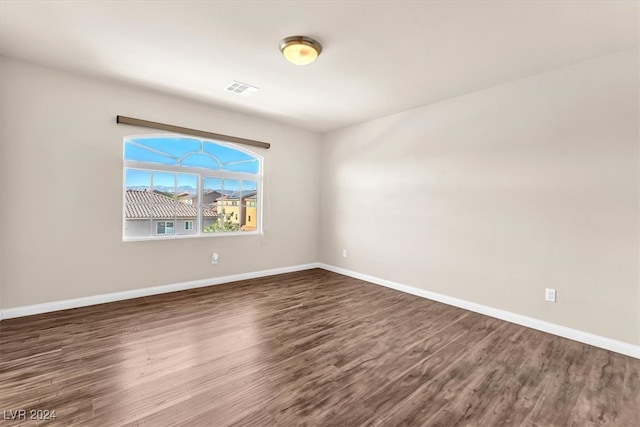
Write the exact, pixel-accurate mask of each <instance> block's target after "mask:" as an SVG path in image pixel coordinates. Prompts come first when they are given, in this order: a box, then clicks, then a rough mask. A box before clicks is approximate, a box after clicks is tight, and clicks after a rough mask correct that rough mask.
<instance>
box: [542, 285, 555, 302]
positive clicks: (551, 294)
mask: <svg viewBox="0 0 640 427" xmlns="http://www.w3.org/2000/svg"><path fill="white" fill-rule="evenodd" d="M544 300H545V301H549V302H556V290H555V289H551V288H546V289H545V290H544Z"/></svg>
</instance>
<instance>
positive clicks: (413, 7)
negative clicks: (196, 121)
mask: <svg viewBox="0 0 640 427" xmlns="http://www.w3.org/2000/svg"><path fill="white" fill-rule="evenodd" d="M639 4H640V3H639V2H637V1H619V2H618V1H556V2H553V1H209V2H207V1H177V0H176V1H163V2H161V1H126V2H125V1H108V2H107V1H104V2H103V1H84V2H80V1H47V2H45V1H37V2H36V1H34V2H27V1H5V0H2V1H1V3H0V54H1V55H4V56H8V57H15V58H19V59H24V60H27V61H31V62H36V63H40V64H44V65H48V66H52V67H56V68H62V69H67V70H72V71H75V72H80V73H86V74H89V75H94V76H99V77H103V78H108V79H113V80H118V81H123V82H127V83H130V84H131V83H132V84H137V85H141V86H145V87H147V88H152V89H155V90H159V91H163V92H167V93H171V94H174V95H179V96H183V97H188V98H192V99H197V100H199V101H204V102H207V103H210V104H213V105H216V106H220V107H223V108H227V109H234V110H240V111H243V112H245V113H249V114H253V115H257V116H262V117H266V118H269V119H272V120H276V121H279V122H284V123H287V124H289V125H293V126H296V127H300V128H305V129H309V130H312V131H317V132H325V131H329V130H333V129H337V128H341V127H345V126H348V125H350V124H354V123H358V122H362V121H366V120H370V119H372V118H376V117H380V116H384V115H387V114H391V113H396V112H399V111H404V110H408V109H411V108H414V107H418V106H421V105H425V104H430V103H433V102H437V101H441V100H444V99H447V98H451V97H454V96H457V95H460V94H464V93H468V92H472V91H476V90H479V89H483V88H487V87H491V86H494V85H497V84H501V83H505V82H508V81H513V80H517V79H520V78H523V77H526V76H529V75H532V74H537V73H540V72H544V71H547V70H552V69H555V68H560V67H564V66H567V65H569V64H572V63H576V62H580V61H584V60H588V59H590V58H594V57H598V56H602V55H606V54H609V53H612V52H616V51H620V50H625V49H630V48H633V47H635V46H637V45H638V16H639V15H638V8H639ZM291 35H307V36H310V37H313V38H316V39H317V40H319V41H320V42H321V43H322V44H323V46H324V51H323V53H322V55H321V56H320V57H319V58H318V60H317V61H316V62H315V63H313V64H311V65H307V66H303V67H300V66H295V65H292V64H289V63H288V62H286V61H285V60H284V58H283V57H282V56H281V55H280V53H279V51H278V43H279V41H280V40H281V39H282V38H284V37H286V36H291ZM232 80H239V81H241V82H245V83H249V84H251V85H254V86H258V87H259V88H260V91H258V92H257V93H256V94H254V95H252V96H250V97H248V98H245V97H242V96H238V95H235V94H232V93H228V92H226V91H225V90H224V89H225V87H226V86H227V85H228V84H229V83H230V82H231V81H232ZM141 118H145V117H141Z"/></svg>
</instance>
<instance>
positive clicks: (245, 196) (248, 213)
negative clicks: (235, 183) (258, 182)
mask: <svg viewBox="0 0 640 427" xmlns="http://www.w3.org/2000/svg"><path fill="white" fill-rule="evenodd" d="M256 194H257V193H256V191H255V190H248V191H242V192H240V191H235V192H232V193H229V194H227V195H224V196H222V197H219V198H218V199H216V212H217V214H218V216H219V217H223V218H224V221H225V222H226V223H230V225H231V226H232V227H233V228H237V229H238V230H242V231H252V230H255V229H256V224H257V221H256V211H257V209H256V203H255V202H256ZM251 200H252V202H250V201H251ZM249 203H252V207H251V209H249V207H248V204H249Z"/></svg>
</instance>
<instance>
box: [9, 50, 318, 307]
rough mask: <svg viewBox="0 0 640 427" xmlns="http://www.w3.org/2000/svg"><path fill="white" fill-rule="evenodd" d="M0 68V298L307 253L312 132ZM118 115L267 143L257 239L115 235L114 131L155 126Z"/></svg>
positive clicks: (27, 300)
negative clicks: (119, 120)
mask: <svg viewBox="0 0 640 427" xmlns="http://www.w3.org/2000/svg"><path fill="white" fill-rule="evenodd" d="M0 67H1V72H2V79H1V81H0V93H1V94H2V96H1V97H0V129H1V131H0V132H1V134H0V137H1V147H2V148H1V149H2V151H1V152H0V153H1V155H2V156H1V157H0V179H1V180H2V182H3V187H2V188H3V191H2V207H1V210H2V216H3V218H2V219H3V220H2V223H3V224H5V227H4V229H3V233H2V238H1V240H2V245H3V246H4V249H5V253H4V255H3V256H2V257H0V259H2V260H3V265H2V266H1V267H2V274H1V275H0V278H3V280H4V283H3V288H4V289H3V293H2V294H1V295H2V299H1V300H0V304H1V305H0V307H3V308H10V307H18V306H25V305H31V304H37V303H44V302H50V301H58V300H65V299H70V298H77V297H83V296H91V295H97V294H104V293H110V292H117V291H125V290H131V289H138V288H143V287H149V286H155V285H162V284H171V283H179V282H184V281H191V280H197V279H204V278H211V277H217V276H224V275H230V274H236V273H245V272H252V271H259V270H264V269H271V268H278V267H285V266H291V265H298V264H305V263H309V262H314V261H316V260H317V241H318V223H319V217H318V210H319V209H318V207H319V196H318V191H317V189H318V187H319V181H318V178H319V163H318V161H317V159H318V157H319V155H320V138H319V136H318V135H316V134H313V133H310V132H306V131H302V130H297V129H294V128H289V127H286V126H283V125H280V124H276V123H273V122H269V121H266V120H261V119H257V118H254V117H250V116H246V115H242V114H239V113H233V112H228V111H224V110H219V109H215V108H212V107H210V106H206V105H204V104H198V103H194V102H190V101H185V100H181V99H177V98H172V97H169V96H164V95H159V94H156V93H153V92H149V91H144V90H139V89H136V88H131V87H127V86H121V85H116V84H112V83H109V82H105V81H100V80H94V79H90V78H85V77H80V76H77V75H72V74H68V73H65V72H61V71H55V70H51V69H47V68H41V67H38V66H34V65H30V64H27V63H23V62H19V61H14V60H10V59H1V62H0ZM247 102H251V100H250V99H248V100H247ZM118 114H121V115H125V116H132V117H139V118H142V119H147V120H153V121H159V122H165V123H171V124H176V125H181V126H186V127H192V128H196V129H202V130H209V131H212V132H217V133H222V134H227V135H235V136H240V137H245V138H249V139H256V140H263V141H267V142H270V143H271V144H272V146H271V147H272V148H271V149H270V150H268V151H266V153H265V152H262V153H261V154H263V155H265V156H266V161H267V170H268V176H267V177H266V179H265V183H269V188H268V189H266V193H267V199H268V206H267V208H268V211H267V215H268V216H267V217H266V218H265V221H266V223H265V226H266V235H265V236H264V239H263V238H261V237H260V236H239V237H210V238H198V239H193V238H192V239H181V240H166V241H146V242H126V243H123V242H122V241H121V238H122V231H121V226H122V212H121V211H122V138H123V137H124V136H125V135H129V134H140V133H147V132H154V131H153V130H149V129H147V130H145V129H141V128H135V127H131V126H127V125H117V124H116V123H115V117H116V115H118ZM265 185H266V184H265ZM213 251H217V252H219V253H220V261H219V263H218V265H217V266H212V265H210V257H211V253H212V252H213Z"/></svg>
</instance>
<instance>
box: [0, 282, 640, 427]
mask: <svg viewBox="0 0 640 427" xmlns="http://www.w3.org/2000/svg"><path fill="white" fill-rule="evenodd" d="M19 409H26V410H30V409H33V410H43V411H55V413H56V416H57V418H56V419H55V420H51V421H39V422H35V421H23V420H10V419H9V420H5V419H2V418H11V416H12V415H15V414H16V412H15V411H16V410H19ZM0 411H4V412H2V413H0V426H1V427H3V426H5V425H7V426H9V425H51V426H53V425H60V426H71V425H79V426H120V425H127V426H166V425H185V426H227V425H237V426H242V425H249V426H268V425H274V426H275V425H279V426H299V425H313V426H332V425H340V426H347V425H354V426H359V425H371V426H374V425H385V426H396V425H410V426H419V425H426V426H490V427H496V426H527V427H532V426H563V427H564V426H605V425H606V426H625V427H637V426H640V360H636V359H633V358H630V357H625V356H622V355H620V354H616V353H612V352H609V351H605V350H600V349H598V348H595V347H591V346H588V345H584V344H580V343H577V342H574V341H570V340H567V339H563V338H559V337H556V336H553V335H548V334H545V333H542V332H538V331H535V330H532V329H527V328H524V327H521V326H518V325H514V324H511V323H507V322H503V321H500V320H496V319H493V318H490V317H486V316H482V315H479V314H476V313H472V312H468V311H464V310H461V309H457V308H453V307H449V306H446V305H443V304H440V303H436V302H431V301H429V300H425V299H422V298H418V297H414V296H411V295H407V294H403V293H400V292H396V291H393V290H390V289H386V288H383V287H379V286H376V285H372V284H368V283H365V282H361V281H359V280H355V279H351V278H348V277H344V276H341V275H338V274H334V273H330V272H327V271H324V270H309V271H304V272H300V273H291V274H285V275H279V276H272V277H267V278H262V279H255V280H248V281H243V282H236V283H232V284H226V285H219V286H213V287H209V288H200V289H195V290H189V291H183V292H177V293H171V294H164V295H158V296H152V297H146V298H140V299H136V300H128V301H121V302H115V303H111V304H103V305H99V306H92V307H85V308H79V309H74V310H67V311H61V312H56V313H48V314H43V315H38V316H32V317H25V318H19V319H10V320H4V321H2V322H0ZM29 415H30V414H29V413H28V412H27V417H28V416H29ZM36 415H41V416H42V415H45V413H40V414H38V413H36Z"/></svg>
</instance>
